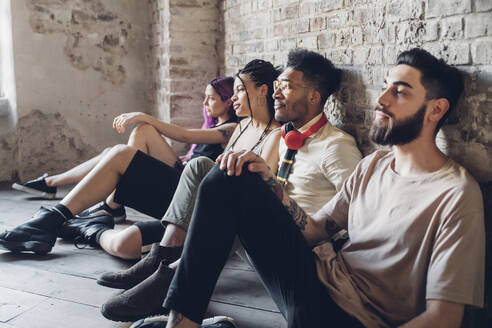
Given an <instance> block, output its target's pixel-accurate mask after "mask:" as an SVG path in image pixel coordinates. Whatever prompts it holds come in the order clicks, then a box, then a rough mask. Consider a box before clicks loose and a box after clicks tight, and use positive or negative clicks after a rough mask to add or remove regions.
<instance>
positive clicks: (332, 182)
mask: <svg viewBox="0 0 492 328" xmlns="http://www.w3.org/2000/svg"><path fill="white" fill-rule="evenodd" d="M321 115H322V114H319V115H317V116H316V117H314V118H313V119H312V120H311V121H309V122H308V123H306V124H305V125H303V126H302V127H301V128H300V129H299V132H304V131H306V130H308V129H309V128H310V127H311V126H312V125H313V124H315V123H316V122H317V121H318V120H319V119H320V117H321ZM286 151H287V146H286V145H285V141H284V140H283V138H282V139H281V140H280V146H279V156H280V162H279V167H280V166H281V164H282V160H283V158H284V155H285V152H286ZM361 158H362V155H361V153H360V151H359V149H358V148H357V145H356V143H355V140H354V138H353V137H352V136H351V135H349V134H347V133H345V132H343V131H342V130H340V129H337V128H335V127H333V126H332V125H331V124H330V123H329V122H327V123H326V124H325V125H323V127H321V128H320V129H319V130H318V131H317V132H316V133H314V134H313V135H311V136H309V137H308V138H307V139H306V140H305V141H304V144H303V146H302V147H301V148H300V149H299V150H298V151H297V154H296V156H295V159H294V163H293V164H292V168H291V173H290V175H289V178H288V182H287V185H286V187H285V190H286V191H287V193H288V195H289V196H290V197H291V198H292V199H293V200H295V201H296V203H297V204H299V206H300V207H301V208H302V209H303V210H304V211H305V212H306V213H307V214H309V215H312V214H314V213H316V211H318V210H319V209H320V208H321V207H322V206H323V205H324V204H326V202H327V201H328V200H330V199H331V198H332V197H333V196H335V194H336V193H337V192H338V191H339V190H340V189H341V188H342V185H343V182H344V181H345V179H347V178H348V177H349V176H350V174H351V173H352V172H353V171H354V169H355V167H356V166H357V163H359V161H360V160H361Z"/></svg>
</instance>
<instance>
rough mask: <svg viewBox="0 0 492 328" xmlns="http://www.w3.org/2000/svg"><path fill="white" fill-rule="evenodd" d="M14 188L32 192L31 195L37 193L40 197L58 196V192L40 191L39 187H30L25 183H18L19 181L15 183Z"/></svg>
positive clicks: (50, 197) (51, 197)
mask: <svg viewBox="0 0 492 328" xmlns="http://www.w3.org/2000/svg"><path fill="white" fill-rule="evenodd" d="M12 189H15V190H18V191H23V192H25V193H28V194H31V195H35V196H39V197H43V198H46V199H55V197H56V194H51V193H48V192H45V191H39V190H37V189H33V188H29V187H26V186H23V185H21V184H18V183H14V184H13V185H12Z"/></svg>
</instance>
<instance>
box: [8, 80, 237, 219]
mask: <svg viewBox="0 0 492 328" xmlns="http://www.w3.org/2000/svg"><path fill="white" fill-rule="evenodd" d="M233 83H234V79H233V78H232V77H218V78H215V79H213V80H212V81H210V82H209V84H208V85H207V87H206V89H205V99H204V101H203V118H204V123H203V125H202V127H201V129H202V130H208V129H211V128H214V127H216V126H219V125H225V124H230V125H228V128H229V130H230V131H231V132H232V131H233V130H234V128H235V123H236V122H237V116H236V113H235V112H234V110H233V108H232V101H231V100H230V98H231V96H232V93H233V90H232V87H233ZM130 123H140V124H139V125H138V126H137V127H135V128H134V129H133V131H132V133H131V135H130V137H129V139H128V143H127V144H128V145H129V146H132V147H133V148H136V149H139V150H141V151H143V152H145V153H147V154H149V155H151V156H152V157H154V158H156V159H158V160H160V161H161V162H163V163H165V164H167V165H169V166H175V165H178V166H179V165H180V164H181V162H186V161H188V160H190V159H191V158H193V157H198V156H208V157H210V158H212V159H215V158H216V157H217V156H218V155H219V154H220V153H222V151H223V150H224V146H225V145H226V144H227V141H228V139H225V138H223V137H222V136H221V135H220V134H218V133H217V132H206V133H205V134H202V133H201V132H202V131H198V130H196V129H186V128H182V127H180V126H177V125H174V124H169V123H165V122H162V121H160V120H158V119H156V118H154V117H152V116H150V115H148V114H145V113H141V112H133V113H124V114H121V115H119V116H117V117H116V118H115V119H114V121H113V127H114V128H115V129H116V130H117V131H118V132H119V133H124V132H125V128H126V126H127V125H128V124H130ZM163 137H167V138H170V139H173V140H177V141H181V142H185V143H193V145H192V146H191V148H190V150H189V151H188V153H187V154H186V155H185V156H183V157H182V158H180V159H179V158H178V157H177V155H176V153H175V151H174V150H173V149H172V148H171V146H170V145H169V144H168V143H167V141H166V139H165V138H163ZM198 143H199V144H200V145H197V144H198ZM197 148H198V149H197ZM109 150H111V147H108V148H106V149H104V150H103V151H102V152H101V154H99V155H97V156H95V157H93V158H91V159H89V160H88V161H86V162H84V163H81V164H79V165H77V166H75V167H74V168H72V169H70V170H68V171H65V172H62V173H59V174H55V175H51V176H50V175H48V174H44V175H43V176H41V177H39V178H37V179H34V180H31V181H28V182H26V183H14V184H13V185H12V188H13V189H16V190H19V191H23V192H26V193H28V194H31V195H35V196H38V197H42V198H46V199H53V198H55V196H56V191H57V187H59V186H64V185H70V184H77V183H79V182H80V181H81V180H82V179H83V178H84V177H85V176H86V175H87V173H89V172H90V171H91V170H92V169H93V168H94V167H95V166H96V165H97V163H99V162H100V161H101V159H102V158H103V157H104V156H105V155H106V154H107V153H108V151H109ZM195 150H196V151H195ZM107 202H108V203H111V202H112V197H110V198H109V199H108V201H107ZM100 205H103V204H100ZM113 205H114V204H113ZM104 208H106V210H109V209H108V208H107V207H104ZM108 212H111V214H115V215H114V217H115V222H120V221H123V220H124V219H125V212H124V210H122V211H118V212H116V213H112V211H110V210H109V211H108Z"/></svg>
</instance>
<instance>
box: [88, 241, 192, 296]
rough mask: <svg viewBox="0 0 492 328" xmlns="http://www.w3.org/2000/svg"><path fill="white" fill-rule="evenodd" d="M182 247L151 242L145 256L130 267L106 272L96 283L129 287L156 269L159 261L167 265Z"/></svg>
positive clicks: (174, 259)
mask: <svg viewBox="0 0 492 328" xmlns="http://www.w3.org/2000/svg"><path fill="white" fill-rule="evenodd" d="M182 251H183V247H164V246H160V245H159V244H157V243H156V244H153V245H152V249H151V250H150V252H149V254H147V256H146V257H144V258H143V259H141V260H140V261H138V262H137V263H135V264H134V265H133V266H132V267H131V268H129V269H127V270H124V271H120V272H106V273H104V274H103V275H102V276H101V277H100V278H99V279H98V280H97V283H98V284H99V285H102V286H106V287H110V288H119V289H130V288H132V287H134V286H136V285H138V284H139V283H141V282H142V281H144V280H145V279H147V278H148V277H149V276H150V275H151V274H153V273H154V272H155V270H157V268H158V267H159V264H160V263H161V261H163V262H164V264H165V265H169V264H171V263H173V262H174V261H176V260H177V259H179V258H180V257H181V252H182Z"/></svg>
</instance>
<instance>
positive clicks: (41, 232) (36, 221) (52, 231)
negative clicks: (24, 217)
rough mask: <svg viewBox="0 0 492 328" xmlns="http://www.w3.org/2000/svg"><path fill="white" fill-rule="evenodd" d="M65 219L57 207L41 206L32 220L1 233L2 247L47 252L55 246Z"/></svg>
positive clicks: (10, 249)
mask: <svg viewBox="0 0 492 328" xmlns="http://www.w3.org/2000/svg"><path fill="white" fill-rule="evenodd" d="M64 221H65V218H64V216H63V215H62V214H61V212H59V211H58V210H57V209H56V208H50V209H48V208H45V207H41V208H40V209H39V211H37V212H36V214H34V215H33V217H32V219H31V220H29V221H27V222H26V223H24V224H21V225H20V226H18V227H16V228H14V229H13V230H10V231H9V230H6V231H4V232H2V233H0V248H4V249H7V250H9V251H12V252H26V251H28V252H34V253H36V254H46V253H48V252H49V251H51V248H53V245H54V244H55V241H56V237H57V235H58V231H59V229H60V226H61V225H62V224H63V222H64Z"/></svg>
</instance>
